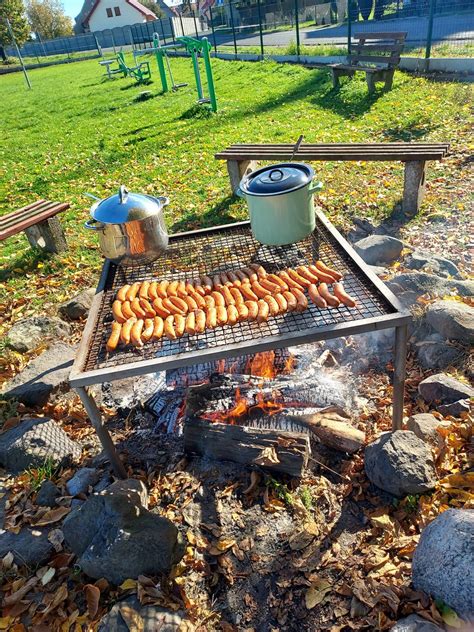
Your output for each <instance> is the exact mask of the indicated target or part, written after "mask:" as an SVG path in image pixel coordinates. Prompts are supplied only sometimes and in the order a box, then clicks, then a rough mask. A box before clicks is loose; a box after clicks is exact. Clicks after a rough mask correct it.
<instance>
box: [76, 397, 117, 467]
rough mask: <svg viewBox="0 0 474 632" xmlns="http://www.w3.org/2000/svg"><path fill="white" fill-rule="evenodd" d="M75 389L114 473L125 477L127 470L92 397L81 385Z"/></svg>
mask: <svg viewBox="0 0 474 632" xmlns="http://www.w3.org/2000/svg"><path fill="white" fill-rule="evenodd" d="M76 391H77V393H78V395H79V397H80V398H81V401H82V403H83V405H84V408H85V409H86V412H87V414H88V415H89V418H90V420H91V423H92V425H93V426H94V430H95V431H96V433H97V436H98V437H99V440H100V442H101V444H102V447H103V448H104V451H105V453H106V454H107V456H108V457H109V459H110V462H111V463H112V467H113V468H114V472H115V474H116V475H117V476H118V477H119V478H127V472H126V471H125V468H124V466H123V463H122V461H121V460H120V459H119V455H118V453H117V450H116V449H115V446H114V443H113V441H112V438H111V436H110V434H109V432H108V430H107V428H106V427H105V426H104V424H103V423H102V416H101V414H100V410H99V409H98V408H97V404H96V403H95V401H94V398H93V397H92V396H91V395H90V393H89V392H88V391H87V389H86V388H84V387H83V386H77V387H76Z"/></svg>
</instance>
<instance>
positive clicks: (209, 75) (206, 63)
mask: <svg viewBox="0 0 474 632" xmlns="http://www.w3.org/2000/svg"><path fill="white" fill-rule="evenodd" d="M202 42H203V47H202V56H203V58H204V67H205V69H206V79H207V88H208V90H209V99H210V101H211V108H212V111H213V112H217V98H216V92H215V90H214V78H213V76H212V66H211V56H210V54H209V51H210V50H211V45H210V43H209V41H208V39H207V37H203V38H202Z"/></svg>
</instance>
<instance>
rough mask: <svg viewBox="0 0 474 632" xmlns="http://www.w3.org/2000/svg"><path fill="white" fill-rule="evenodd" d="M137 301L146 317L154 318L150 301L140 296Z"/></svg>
mask: <svg viewBox="0 0 474 632" xmlns="http://www.w3.org/2000/svg"><path fill="white" fill-rule="evenodd" d="M138 301H139V303H140V307H141V308H142V310H143V311H144V312H145V316H146V317H147V318H154V317H155V316H156V312H155V310H154V309H153V307H152V306H151V304H150V301H148V300H147V299H146V298H140V299H138Z"/></svg>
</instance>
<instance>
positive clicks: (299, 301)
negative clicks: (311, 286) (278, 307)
mask: <svg viewBox="0 0 474 632" xmlns="http://www.w3.org/2000/svg"><path fill="white" fill-rule="evenodd" d="M291 293H292V294H293V296H294V297H295V298H296V309H295V311H297V312H304V310H305V309H306V308H307V307H308V299H307V298H306V296H305V295H304V294H303V292H302V291H301V290H298V288H296V287H294V288H292V289H291Z"/></svg>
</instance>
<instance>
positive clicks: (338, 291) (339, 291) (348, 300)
mask: <svg viewBox="0 0 474 632" xmlns="http://www.w3.org/2000/svg"><path fill="white" fill-rule="evenodd" d="M332 289H333V292H334V296H335V297H336V298H338V299H339V300H340V301H341V303H344V305H347V307H355V306H356V301H355V300H354V299H353V298H352V296H349V294H347V292H346V290H345V289H344V286H343V285H342V283H334V285H333V286H332Z"/></svg>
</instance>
